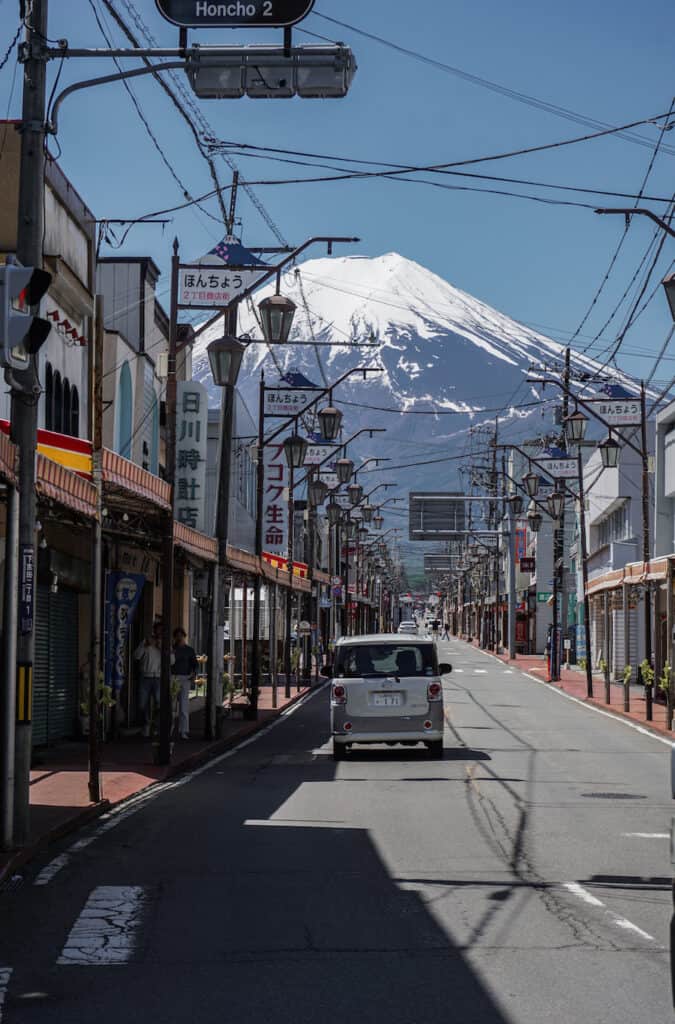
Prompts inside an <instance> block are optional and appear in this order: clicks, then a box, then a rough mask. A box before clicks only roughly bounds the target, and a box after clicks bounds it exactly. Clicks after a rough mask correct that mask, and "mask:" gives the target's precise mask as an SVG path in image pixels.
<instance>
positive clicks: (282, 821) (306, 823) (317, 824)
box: [244, 818, 360, 828]
mask: <svg viewBox="0 0 675 1024" xmlns="http://www.w3.org/2000/svg"><path fill="white" fill-rule="evenodd" d="M244 825H252V826H253V827H254V828H257V827H260V826H261V825H264V826H265V827H269V826H270V825H271V826H272V827H273V828H274V827H275V826H276V827H278V828H308V827H309V828H360V826H359V825H352V824H350V823H349V822H348V821H321V820H320V819H319V820H316V819H312V818H308V819H307V820H304V819H302V818H246V820H245V821H244Z"/></svg>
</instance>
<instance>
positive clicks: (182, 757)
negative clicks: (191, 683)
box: [0, 681, 309, 882]
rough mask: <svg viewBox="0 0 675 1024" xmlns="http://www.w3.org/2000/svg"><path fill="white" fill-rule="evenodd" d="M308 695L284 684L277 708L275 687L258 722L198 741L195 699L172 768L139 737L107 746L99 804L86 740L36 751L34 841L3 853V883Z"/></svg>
mask: <svg viewBox="0 0 675 1024" xmlns="http://www.w3.org/2000/svg"><path fill="white" fill-rule="evenodd" d="M308 692H309V690H308V688H301V689H300V690H299V691H298V690H297V689H296V686H295V684H293V685H292V687H291V697H290V698H289V699H286V698H285V697H284V686H283V682H282V681H280V685H279V688H278V706H277V707H276V708H273V707H272V688H271V687H270V686H263V687H261V688H260V695H259V701H258V720H257V721H255V722H248V721H245V720H243V719H242V718H240V717H234V718H233V717H228V718H226V719H225V722H224V728H223V733H222V738H221V739H218V740H214V741H209V740H203V739H201V738H198V737H201V736H202V735H203V732H204V701H203V700H201V699H199V698H197V699H196V700H195V699H192V700H191V701H190V705H191V710H190V733H191V736H193V737H194V739H192V738H191V739H189V740H177V741H176V743H175V745H174V750H173V756H172V758H171V764H169V765H156V764H154V763H153V749H152V743H151V742H150V740H148V739H143V738H141V737H140V736H138V735H134V736H131V737H128V738H126V739H122V740H119V741H116V742H112V743H104V744H102V745H101V801H100V803H96V804H94V803H92V802H91V801H90V799H89V792H88V785H87V784H88V778H89V773H88V767H87V762H88V746H87V741H86V739H83V740H80V741H76V742H70V743H61V744H59V745H58V746H55V747H51V748H47V749H44V750H38V751H36V753H35V767H34V768H33V769H31V773H30V837H29V841H28V843H27V844H26V846H25V847H24V848H23V849H21V850H18V851H16V852H8V853H3V852H0V882H2V881H3V880H4V879H5V878H6V877H7V876H11V874H13V872H14V871H16V870H17V869H18V868H19V867H20V866H21V865H22V864H25V863H26V862H27V861H29V860H30V859H31V858H32V857H34V856H35V855H36V854H38V853H39V852H41V851H42V850H44V849H45V848H46V847H47V846H48V845H49V844H50V843H52V842H54V841H55V840H57V839H60V838H61V837H62V836H64V835H67V834H68V833H69V832H73V831H75V829H77V828H79V827H80V826H81V825H82V824H84V823H85V822H86V821H88V820H89V819H90V818H95V817H98V816H99V815H100V814H104V813H105V812H106V811H107V810H109V808H110V807H112V806H114V805H115V804H118V803H120V801H122V800H126V799H128V798H129V797H131V796H134V795H135V794H136V793H140V792H141V790H144V789H147V788H148V787H149V786H152V785H153V784H154V783H155V782H161V781H163V780H165V779H168V778H171V777H172V776H174V775H177V774H179V773H181V772H184V771H187V770H189V769H190V768H194V767H196V766H197V765H199V764H202V763H203V762H205V761H208V760H210V759H211V758H212V757H216V756H217V755H218V754H220V753H223V752H224V751H225V750H227V749H228V748H230V747H232V746H234V745H235V744H236V743H237V742H238V741H239V740H241V739H243V738H244V737H246V736H249V735H251V734H252V733H254V732H258V731H259V730H260V729H263V728H264V727H265V726H266V725H268V724H269V723H270V722H271V721H272V720H273V719H275V718H278V716H279V715H280V714H281V713H282V711H283V710H284V709H285V708H287V707H290V705H291V704H294V703H295V702H296V701H297V700H299V699H300V698H301V697H302V696H303V695H304V694H306V693H308ZM193 706H194V709H193Z"/></svg>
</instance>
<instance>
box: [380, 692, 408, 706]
mask: <svg viewBox="0 0 675 1024" xmlns="http://www.w3.org/2000/svg"><path fill="white" fill-rule="evenodd" d="M373 704H374V705H375V707H376V708H398V707H400V706H401V704H403V697H402V695H401V694H400V693H374V694H373Z"/></svg>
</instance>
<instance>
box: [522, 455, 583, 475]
mask: <svg viewBox="0 0 675 1024" xmlns="http://www.w3.org/2000/svg"><path fill="white" fill-rule="evenodd" d="M532 461H533V462H535V463H536V465H537V466H540V467H541V468H542V470H543V471H544V473H548V475H549V476H552V477H554V478H555V479H557V480H572V479H575V478H576V476H577V460H576V459H572V458H566V459H533V460H532Z"/></svg>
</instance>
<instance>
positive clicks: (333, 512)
mask: <svg viewBox="0 0 675 1024" xmlns="http://www.w3.org/2000/svg"><path fill="white" fill-rule="evenodd" d="M326 515H327V516H328V522H329V523H330V525H331V526H337V524H338V523H339V522H340V517H341V516H342V506H341V505H338V503H337V501H335V499H334V498H331V500H330V501H329V502H328V504H327V505H326Z"/></svg>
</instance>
